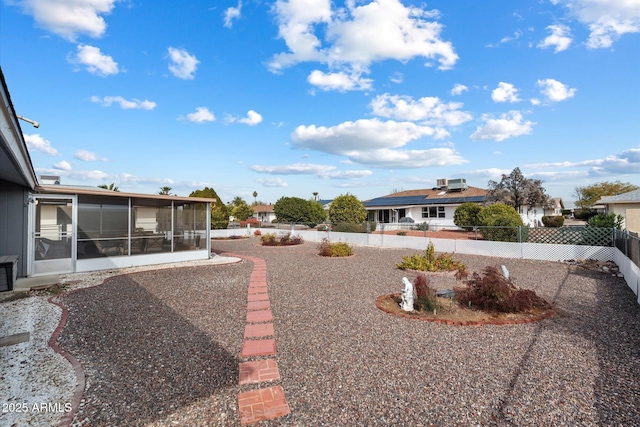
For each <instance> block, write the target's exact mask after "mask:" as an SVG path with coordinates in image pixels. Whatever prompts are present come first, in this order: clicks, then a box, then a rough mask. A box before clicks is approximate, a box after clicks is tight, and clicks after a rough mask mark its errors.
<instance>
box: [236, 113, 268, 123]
mask: <svg viewBox="0 0 640 427" xmlns="http://www.w3.org/2000/svg"><path fill="white" fill-rule="evenodd" d="M260 122H262V116H261V115H260V114H259V113H256V112H255V111H253V110H249V111H247V117H245V118H243V119H239V120H238V123H244V124H245V125H249V126H255V125H257V124H258V123H260Z"/></svg>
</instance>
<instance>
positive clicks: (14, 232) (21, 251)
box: [0, 180, 28, 277]
mask: <svg viewBox="0 0 640 427" xmlns="http://www.w3.org/2000/svg"><path fill="white" fill-rule="evenodd" d="M27 197H28V189H27V188H25V187H22V186H20V185H17V184H13V183H11V182H8V181H3V180H0V255H18V256H19V260H18V277H25V276H26V275H27V261H26V260H27V234H28V229H27V227H28V221H27V219H28V218H27V216H28V209H27V206H26V203H25V202H26V201H27Z"/></svg>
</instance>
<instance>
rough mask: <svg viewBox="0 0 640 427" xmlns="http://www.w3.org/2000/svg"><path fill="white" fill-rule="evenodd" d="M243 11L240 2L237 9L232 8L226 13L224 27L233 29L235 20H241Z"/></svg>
mask: <svg viewBox="0 0 640 427" xmlns="http://www.w3.org/2000/svg"><path fill="white" fill-rule="evenodd" d="M241 10H242V2H241V1H239V2H238V6H237V7H230V8H228V9H227V10H225V12H224V26H225V27H227V28H231V27H232V26H233V20H234V19H238V18H240V11H241Z"/></svg>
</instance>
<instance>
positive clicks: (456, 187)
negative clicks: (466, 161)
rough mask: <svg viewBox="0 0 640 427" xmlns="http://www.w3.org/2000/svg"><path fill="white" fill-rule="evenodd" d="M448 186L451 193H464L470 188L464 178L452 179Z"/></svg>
mask: <svg viewBox="0 0 640 427" xmlns="http://www.w3.org/2000/svg"><path fill="white" fill-rule="evenodd" d="M447 186H448V187H449V191H464V190H466V189H468V188H469V186H468V185H467V180H466V179H464V178H456V179H450V180H449V181H448V182H447Z"/></svg>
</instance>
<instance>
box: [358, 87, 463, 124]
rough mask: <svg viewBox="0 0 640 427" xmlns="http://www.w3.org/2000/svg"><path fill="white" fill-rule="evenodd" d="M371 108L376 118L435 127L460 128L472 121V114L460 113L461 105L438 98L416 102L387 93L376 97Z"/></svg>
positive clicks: (409, 98) (406, 97) (428, 98)
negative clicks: (415, 122)
mask: <svg viewBox="0 0 640 427" xmlns="http://www.w3.org/2000/svg"><path fill="white" fill-rule="evenodd" d="M369 106H370V107H371V110H372V112H373V114H375V115H376V116H380V117H387V118H391V119H396V120H409V121H420V122H422V123H423V124H429V125H434V126H443V127H445V126H458V125H460V124H462V123H464V122H467V121H469V120H471V119H472V116H471V114H469V113H467V112H465V111H460V108H462V104H461V103H459V102H449V103H445V102H443V101H442V100H440V98H437V97H424V98H420V99H418V100H417V101H416V100H414V99H413V98H411V97H410V96H400V95H389V94H388V93H385V94H382V95H378V96H376V97H375V98H374V99H373V100H372V101H371V103H370V104H369Z"/></svg>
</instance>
